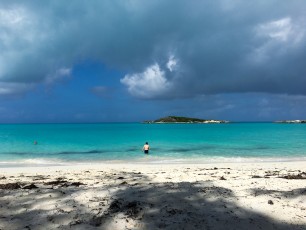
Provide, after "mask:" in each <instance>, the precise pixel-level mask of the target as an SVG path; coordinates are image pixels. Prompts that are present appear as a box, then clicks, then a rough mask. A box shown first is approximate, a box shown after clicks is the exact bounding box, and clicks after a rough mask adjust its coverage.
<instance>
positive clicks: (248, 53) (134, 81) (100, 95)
mask: <svg viewBox="0 0 306 230" xmlns="http://www.w3.org/2000/svg"><path fill="white" fill-rule="evenodd" d="M305 12H306V2H305V1H304V0H290V1H279V0H257V1H245V0H214V1H211V0H193V1H187V0H152V1H141V0H102V1H95V0H92V1H81V0H74V1H62V0H44V1H41V0H29V1H24V0H14V1H11V0H1V1H0V123H57V122H65V123H66V122H73V123H75V122H77V123H78V122H138V121H143V120H153V119H158V118H160V117H165V116H169V115H176V116H188V117H197V118H202V119H222V120H229V121H274V120H284V119H306V76H305V75H306V14H305Z"/></svg>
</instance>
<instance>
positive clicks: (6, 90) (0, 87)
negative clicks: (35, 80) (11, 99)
mask: <svg viewBox="0 0 306 230" xmlns="http://www.w3.org/2000/svg"><path fill="white" fill-rule="evenodd" d="M33 87H34V84H27V83H4V82H0V96H9V95H18V94H22V93H25V92H27V91H28V90H30V89H32V88H33Z"/></svg>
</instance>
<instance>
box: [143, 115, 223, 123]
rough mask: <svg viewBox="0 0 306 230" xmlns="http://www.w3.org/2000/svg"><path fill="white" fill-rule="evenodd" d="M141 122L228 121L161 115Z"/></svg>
mask: <svg viewBox="0 0 306 230" xmlns="http://www.w3.org/2000/svg"><path fill="white" fill-rule="evenodd" d="M143 123H147V124H151V123H204V124H207V123H228V121H224V120H207V119H199V118H190V117H178V116H168V117H163V118H160V119H157V120H153V121H144V122H143Z"/></svg>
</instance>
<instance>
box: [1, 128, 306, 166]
mask: <svg viewBox="0 0 306 230" xmlns="http://www.w3.org/2000/svg"><path fill="white" fill-rule="evenodd" d="M34 141H37V143H38V144H37V145H34V144H33V143H34ZM146 141H148V142H149V144H150V146H151V151H150V155H149V156H145V155H144V154H143V153H142V151H141V149H142V146H143V144H144V142H146ZM299 159H304V160H305V159H306V124H276V123H229V124H141V123H102V124H14V125H12V124H5V125H4V124H2V125H0V166H3V165H10V164H11V165H14V164H49V163H50V164H51V163H52V164H53V163H54V164H57V163H60V162H62V163H63V162H66V163H73V162H98V161H129V162H150V163H162V162H216V161H217V162H220V161H221V162H223V161H269V160H273V161H275V160H280V161H282V160H299Z"/></svg>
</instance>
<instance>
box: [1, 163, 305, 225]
mask: <svg viewBox="0 0 306 230" xmlns="http://www.w3.org/2000/svg"><path fill="white" fill-rule="evenodd" d="M303 172H305V174H303ZM287 175H301V176H302V177H304V176H305V177H306V162H277V163H241V164H239V163H226V164H222V163H218V164H193V165H189V164H177V165H176V164H168V165H166V164H164V165H152V164H151V165H150V164H92V165H82V166H81V165H77V166H63V167H60V166H56V167H44V168H42V167H31V168H28V167H26V168H25V167H24V168H1V169H0V184H1V186H2V187H3V186H4V185H5V184H8V183H17V184H15V186H16V185H17V187H18V185H20V187H21V188H16V189H12V188H11V189H10V188H9V187H10V186H12V185H6V188H4V189H3V188H2V189H0V229H248V230H250V229H306V179H285V178H280V177H283V176H287ZM75 182H81V183H83V184H84V185H79V186H78V184H74V183H75ZM31 184H34V185H35V186H36V187H38V188H33V189H25V188H24V187H25V186H28V185H31Z"/></svg>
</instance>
